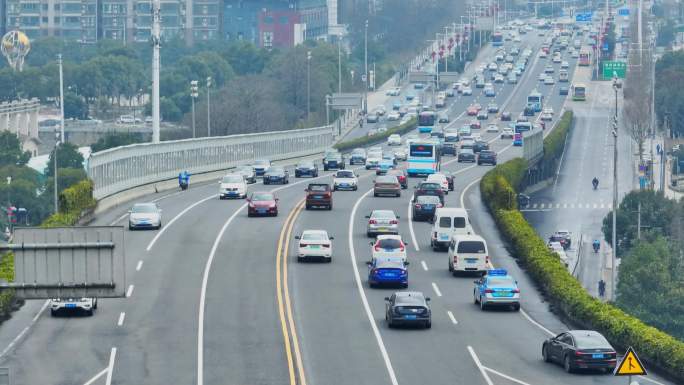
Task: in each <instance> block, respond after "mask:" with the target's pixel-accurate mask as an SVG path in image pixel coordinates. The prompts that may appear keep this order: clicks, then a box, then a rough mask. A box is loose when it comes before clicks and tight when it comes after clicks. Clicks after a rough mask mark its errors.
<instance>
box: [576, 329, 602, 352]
mask: <svg viewBox="0 0 684 385" xmlns="http://www.w3.org/2000/svg"><path fill="white" fill-rule="evenodd" d="M573 337H575V342H576V343H577V347H578V348H581V349H597V348H610V343H608V341H606V339H605V338H603V336H602V335H600V334H594V333H591V334H589V335H586V334H580V335H574V336H573Z"/></svg>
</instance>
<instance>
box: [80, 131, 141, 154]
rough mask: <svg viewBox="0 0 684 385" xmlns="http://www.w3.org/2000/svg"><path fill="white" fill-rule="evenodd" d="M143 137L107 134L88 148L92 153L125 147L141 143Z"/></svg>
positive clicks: (134, 134)
mask: <svg viewBox="0 0 684 385" xmlns="http://www.w3.org/2000/svg"><path fill="white" fill-rule="evenodd" d="M141 142H143V137H142V135H141V134H139V133H130V132H116V131H112V132H108V133H106V134H105V135H104V136H102V137H100V138H99V139H98V140H97V142H95V143H93V144H92V145H91V146H90V149H91V150H92V151H93V152H98V151H104V150H106V149H109V148H113V147H119V146H125V145H127V144H133V143H141Z"/></svg>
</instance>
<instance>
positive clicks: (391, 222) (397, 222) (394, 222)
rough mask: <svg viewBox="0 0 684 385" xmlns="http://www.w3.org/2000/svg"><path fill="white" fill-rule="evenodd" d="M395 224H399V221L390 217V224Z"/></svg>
mask: <svg viewBox="0 0 684 385" xmlns="http://www.w3.org/2000/svg"><path fill="white" fill-rule="evenodd" d="M396 224H399V221H397V220H396V219H392V220H391V221H390V225H396Z"/></svg>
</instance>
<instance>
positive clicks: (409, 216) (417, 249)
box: [406, 198, 427, 270]
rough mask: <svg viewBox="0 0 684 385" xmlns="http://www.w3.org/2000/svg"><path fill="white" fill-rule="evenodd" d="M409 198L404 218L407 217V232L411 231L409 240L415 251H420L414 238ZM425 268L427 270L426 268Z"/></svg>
mask: <svg viewBox="0 0 684 385" xmlns="http://www.w3.org/2000/svg"><path fill="white" fill-rule="evenodd" d="M411 200H413V198H411ZM411 200H410V201H409V204H408V212H407V214H406V218H408V224H409V233H411V241H412V242H413V248H414V249H415V250H416V251H420V247H418V240H417V239H416V233H415V232H414V231H413V210H412V207H411ZM425 270H427V268H426V269H425Z"/></svg>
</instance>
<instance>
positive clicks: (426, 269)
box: [420, 261, 428, 271]
mask: <svg viewBox="0 0 684 385" xmlns="http://www.w3.org/2000/svg"><path fill="white" fill-rule="evenodd" d="M420 264H421V265H423V270H425V271H428V267H427V263H425V261H420Z"/></svg>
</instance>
